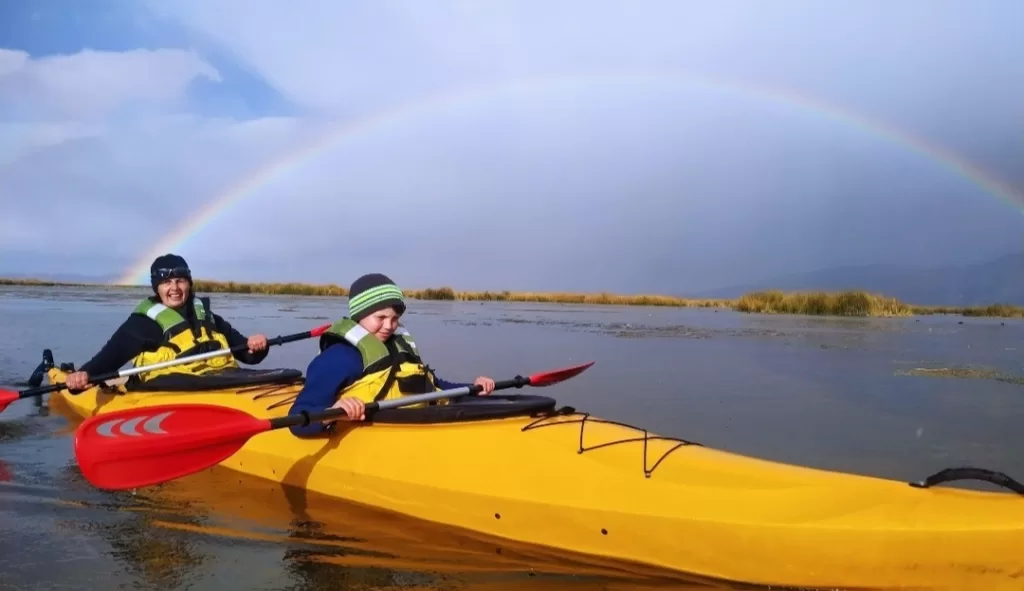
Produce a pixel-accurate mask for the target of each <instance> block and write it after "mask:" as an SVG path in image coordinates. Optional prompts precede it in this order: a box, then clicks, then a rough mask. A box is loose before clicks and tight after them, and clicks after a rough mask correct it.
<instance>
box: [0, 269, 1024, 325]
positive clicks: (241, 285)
mask: <svg viewBox="0 0 1024 591" xmlns="http://www.w3.org/2000/svg"><path fill="white" fill-rule="evenodd" d="M0 285H22V286H36V287H99V288H106V289H113V288H121V287H124V286H116V285H109V284H89V283H70V282H60V281H47V280H38V279H5V278H0ZM195 290H196V291H197V292H205V293H240V294H257V295H297V296H323V297H345V296H347V295H348V290H347V289H346V288H344V287H341V286H339V285H335V284H333V283H332V284H309V283H246V282H238V281H212V280H208V279H196V280H195ZM404 292H405V294H406V297H408V298H410V299H416V300H435V301H470V302H535V303H547V304H585V305H611V306H663V307H677V308H724V309H731V310H735V311H737V312H744V313H749V314H803V315H811V316H876V317H897V316H914V315H934V314H949V315H958V316H976V317H980V316H987V317H1001V318H1024V307H1020V306H1011V305H1008V304H999V303H996V304H991V305H988V306H974V307H943V306H917V305H912V304H907V303H905V302H902V301H900V300H899V299H897V298H894V297H890V296H885V295H880V294H874V293H870V292H866V291H859V290H848V291H841V292H821V291H815V292H789V293H787V292H783V291H780V290H766V291H757V292H752V293H748V294H744V295H743V296H741V297H739V298H738V299H735V300H729V299H691V298H681V297H676V296H668V295H658V294H635V295H628V294H613V293H607V292H601V293H571V292H517V291H508V290H505V291H456V290H455V289H452V288H451V287H447V286H444V287H428V288H424V289H407V290H404Z"/></svg>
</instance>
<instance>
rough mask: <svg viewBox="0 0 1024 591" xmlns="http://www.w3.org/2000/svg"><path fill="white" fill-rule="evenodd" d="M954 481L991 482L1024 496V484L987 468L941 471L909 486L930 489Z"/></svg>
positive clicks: (947, 469)
mask: <svg viewBox="0 0 1024 591" xmlns="http://www.w3.org/2000/svg"><path fill="white" fill-rule="evenodd" d="M954 480H981V481H984V482H991V483H992V484H996V485H998V486H1002V487H1004V488H1008V489H1010V490H1012V491H1013V492H1015V493H1017V494H1019V495H1024V484H1021V483H1020V482H1017V481H1016V480H1014V479H1013V478H1011V477H1009V476H1007V475H1006V474H1003V473H1002V472H995V471H992V470H986V469H985V468H971V467H965V468H946V469H945V470H940V471H938V472H936V473H935V474H932V475H931V476H929V477H928V478H925V479H924V480H918V481H916V482H911V483H909V484H910V486H913V487H915V488H928V487H930V486H935V485H936V484H941V483H943V482H952V481H954Z"/></svg>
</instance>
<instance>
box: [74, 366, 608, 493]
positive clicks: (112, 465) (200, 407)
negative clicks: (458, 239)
mask: <svg viewBox="0 0 1024 591" xmlns="http://www.w3.org/2000/svg"><path fill="white" fill-rule="evenodd" d="M593 364H594V362H593V361H591V362H589V363H585V364H583V365H577V366H575V367H567V368H565V369H559V370H555V371H548V372H543V373H538V374H534V375H532V376H530V377H526V378H524V377H522V376H516V377H515V378H513V379H511V380H505V381H502V382H495V384H494V389H495V390H504V389H506V388H522V387H523V386H533V387H544V386H551V385H553V384H557V383H559V382H562V381H564V380H567V379H569V378H572V377H574V376H576V375H578V374H580V373H582V372H583V371H584V370H586V369H587V368H588V367H590V366H591V365H593ZM482 389H483V388H482V387H481V386H478V385H472V386H463V387H461V388H452V389H450V390H442V391H439V392H431V393H428V394H418V395H415V396H407V397H403V398H398V399H395V400H385V401H382V402H371V403H369V404H367V405H366V412H367V415H369V413H370V412H372V411H376V410H384V409H388V408H399V407H402V406H408V405H410V404H417V403H420V402H426V401H429V400H437V399H439V398H456V397H459V396H466V395H469V394H476V393H478V392H480V391H481V390H482ZM344 415H345V411H344V409H341V408H331V409H327V410H323V411H320V412H315V413H303V414H300V415H292V416H283V417H277V418H273V419H258V418H256V417H253V416H252V415H250V414H248V413H246V412H244V411H241V410H237V409H234V408H228V407H224V406H214V405H209V404H170V405H162V406H149V407H145V408H130V409H127V410H121V411H115V412H110V413H105V414H101V415H95V416H92V417H89V418H88V419H86V420H85V421H84V422H82V424H81V425H79V427H78V429H77V431H76V432H75V458H76V459H77V461H78V465H79V467H80V468H81V470H82V474H83V475H84V476H85V478H86V480H88V481H89V482H91V483H92V484H93V486H95V487H97V488H101V489H107V490H125V489H133V488H138V487H142V486H150V485H153V484H160V483H162V482H167V481H169V480H174V479H176V478H180V477H182V476H186V475H188V474H192V473H194V472H198V471H200V470H203V469H206V468H209V467H211V466H214V465H216V464H219V463H220V462H222V461H224V460H225V459H227V458H228V457H230V456H231V455H232V454H234V453H235V452H236V451H238V450H239V449H240V448H241V447H242V446H243V445H244V444H245V442H246V441H248V440H249V439H250V438H251V437H253V436H254V435H258V434H260V433H264V432H266V431H272V430H274V429H284V428H286V427H292V426H296V425H308V424H310V423H311V422H313V421H322V420H324V419H329V418H333V417H340V416H344Z"/></svg>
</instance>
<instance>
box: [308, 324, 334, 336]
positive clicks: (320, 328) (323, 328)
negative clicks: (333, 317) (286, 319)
mask: <svg viewBox="0 0 1024 591" xmlns="http://www.w3.org/2000/svg"><path fill="white" fill-rule="evenodd" d="M330 327H331V325H330V324H325V325H323V326H318V327H316V328H314V329H313V330H311V331H309V336H310V337H318V336H320V335H322V334H324V333H325V332H327V329H328V328H330Z"/></svg>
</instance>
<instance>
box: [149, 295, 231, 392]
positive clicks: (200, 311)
mask: <svg viewBox="0 0 1024 591" xmlns="http://www.w3.org/2000/svg"><path fill="white" fill-rule="evenodd" d="M193 308H194V309H195V314H196V319H198V320H199V327H198V329H195V330H193V329H192V327H191V325H190V324H189V322H188V321H187V320H186V319H185V317H184V316H182V315H181V313H179V312H178V311H177V310H175V309H174V308H169V307H167V306H165V305H163V304H161V303H160V302H158V301H154V299H153V298H146V299H144V300H142V301H141V302H140V303H139V305H138V306H136V307H135V310H134V311H133V312H132V313H133V314H139V315H141V316H146V317H148V318H149V319H150V320H152V321H154V322H156V323H157V324H158V325H160V330H161V331H162V332H163V342H161V343H160V346H159V347H158V348H157V350H156V351H143V352H142V353H139V354H138V355H137V356H136V357H135V359H133V360H132V362H133V363H132V364H133V365H134V366H135V367H140V366H143V365H151V364H154V363H160V362H162V361H170V360H172V359H178V358H180V357H188V356H189V355H197V354H199V353H206V352H208V351H216V350H218V349H228V348H230V345H229V344H228V339H227V337H226V336H224V335H223V334H221V333H220V332H218V331H217V329H216V326H215V325H214V322H213V314H212V313H210V312H209V311H208V310H209V308H210V301H209V299H208V298H199V297H196V298H193ZM228 367H238V362H237V361H235V357H234V355H221V356H217V357H212V358H209V359H203V360H201V361H194V362H192V363H183V364H181V365H175V366H172V367H165V368H162V369H156V370H153V371H147V372H143V373H141V374H138V375H137V376H136V377H137V378H138V379H139V380H140V381H143V382H145V381H148V380H152V379H154V378H156V377H159V376H162V375H168V374H172V373H173V374H190V375H201V374H204V373H207V372H210V371H214V370H219V369H224V368H228Z"/></svg>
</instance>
